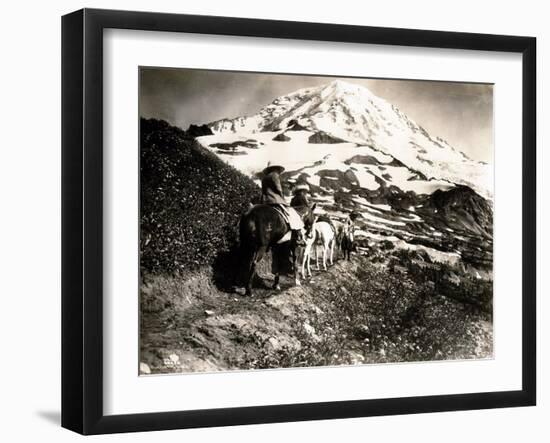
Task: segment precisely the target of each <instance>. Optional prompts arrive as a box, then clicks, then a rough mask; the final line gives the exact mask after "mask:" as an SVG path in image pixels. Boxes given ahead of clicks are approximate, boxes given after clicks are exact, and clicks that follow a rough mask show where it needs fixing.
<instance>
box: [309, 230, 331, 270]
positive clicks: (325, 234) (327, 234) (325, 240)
mask: <svg viewBox="0 0 550 443" xmlns="http://www.w3.org/2000/svg"><path fill="white" fill-rule="evenodd" d="M314 227H315V234H316V237H317V239H318V240H319V241H320V242H321V246H322V247H323V269H324V270H325V271H326V270H327V255H328V258H329V262H330V264H331V265H332V264H334V245H335V244H336V232H335V231H334V228H333V227H332V226H331V224H330V223H329V222H326V221H318V222H316V223H315V225H314ZM315 258H316V261H317V270H319V269H320V268H319V255H318V254H317V248H315Z"/></svg>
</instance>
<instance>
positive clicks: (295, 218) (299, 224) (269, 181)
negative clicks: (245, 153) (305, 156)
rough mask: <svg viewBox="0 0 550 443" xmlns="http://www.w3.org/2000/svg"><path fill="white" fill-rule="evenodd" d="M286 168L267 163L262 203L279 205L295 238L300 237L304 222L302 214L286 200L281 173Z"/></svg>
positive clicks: (264, 173)
mask: <svg viewBox="0 0 550 443" xmlns="http://www.w3.org/2000/svg"><path fill="white" fill-rule="evenodd" d="M284 170H285V168H284V167H282V166H279V165H271V164H269V163H268V164H267V167H266V168H265V169H264V170H263V178H262V203H264V204H266V205H277V206H279V207H280V208H281V209H282V210H283V211H284V213H285V215H286V216H287V219H288V224H289V225H290V229H291V230H292V231H293V235H295V237H294V238H298V239H299V238H300V237H301V235H299V234H300V232H301V229H302V228H303V227H304V222H303V221H302V217H300V214H298V212H296V210H295V209H294V208H291V207H290V206H289V204H288V203H287V201H286V200H285V196H284V194H283V187H282V185H281V174H282V173H283V172H284Z"/></svg>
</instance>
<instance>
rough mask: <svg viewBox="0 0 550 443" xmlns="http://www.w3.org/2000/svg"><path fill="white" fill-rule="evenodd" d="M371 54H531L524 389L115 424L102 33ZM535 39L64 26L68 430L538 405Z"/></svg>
mask: <svg viewBox="0 0 550 443" xmlns="http://www.w3.org/2000/svg"><path fill="white" fill-rule="evenodd" d="M107 28H118V29H132V30H147V31H171V32H179V33H197V34H216V35H227V36H248V37H268V38H281V39H301V40H317V41H333V42H352V43H368V44H377V45H397V46H411V47H425V48H454V49H468V50H479V51H503V52H511V53H520V54H522V64H523V80H522V81H523V85H522V87H523V97H522V100H523V109H522V111H523V114H522V115H523V117H522V119H523V120H522V128H523V136H522V137H523V139H522V154H523V165H522V173H523V177H522V182H523V189H522V195H523V207H522V211H523V212H522V220H523V228H522V229H523V233H522V236H523V237H522V241H523V257H522V263H523V267H522V277H521V278H522V290H523V292H522V322H523V323H522V346H523V347H522V389H521V390H517V391H505V392H479V393H468V394H466V393H465V394H457V395H436V396H421V397H403V398H392V399H372V400H357V401H335V402H334V401H333V402H322V403H307V404H277V405H265V406H260V407H236V408H227V409H208V410H189V411H177V412H161V413H142V414H131V415H109V416H106V415H104V413H103V407H102V404H103V374H102V371H103V342H102V340H103V339H102V326H103V319H102V315H103V298H102V291H103V274H102V272H103V271H102V268H103V225H102V223H103V197H102V196H103V182H102V178H103V147H102V137H103V111H102V109H103V87H102V85H103V78H102V77H103V30H104V29H107ZM535 88H536V39H535V38H532V37H516V36H503V35H485V34H470V33H455V32H440V31H423V30H412V29H390V28H377V27H364V26H348V25H337V24H319V23H300V22H281V21H272V20H256V19H243V18H229V17H209V16H195V15H176V14H160V13H149V12H126V11H110V10H96V9H83V10H79V11H76V12H73V13H71V14H68V15H65V16H64V17H63V18H62V426H63V427H65V428H68V429H71V430H73V431H76V432H79V433H82V434H104V433H116V432H133V431H151V430H162V429H178V428H194V427H211V426H229V425H240V424H256V423H274V422H289V421H302V420H321V419H334V418H348V417H363V416H380V415H391V414H414V413H425V412H437V411H458V410H467V409H486V408H502V407H515V406H531V405H535V403H536V340H535V333H536V315H535V309H536V275H535V273H536V270H535V269H536V164H535V162H536V154H535V151H536V89H535Z"/></svg>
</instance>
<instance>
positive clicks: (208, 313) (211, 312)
mask: <svg viewBox="0 0 550 443" xmlns="http://www.w3.org/2000/svg"><path fill="white" fill-rule="evenodd" d="M204 313H205V314H206V315H214V311H211V310H209V309H205V310H204Z"/></svg>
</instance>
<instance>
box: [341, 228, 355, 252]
mask: <svg viewBox="0 0 550 443" xmlns="http://www.w3.org/2000/svg"><path fill="white" fill-rule="evenodd" d="M353 228H354V226H353V225H348V224H345V225H344V230H343V233H342V234H343V235H342V245H341V247H342V251H343V252H344V260H351V251H353V250H354V249H355V244H354V240H355V233H354V229H353Z"/></svg>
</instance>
